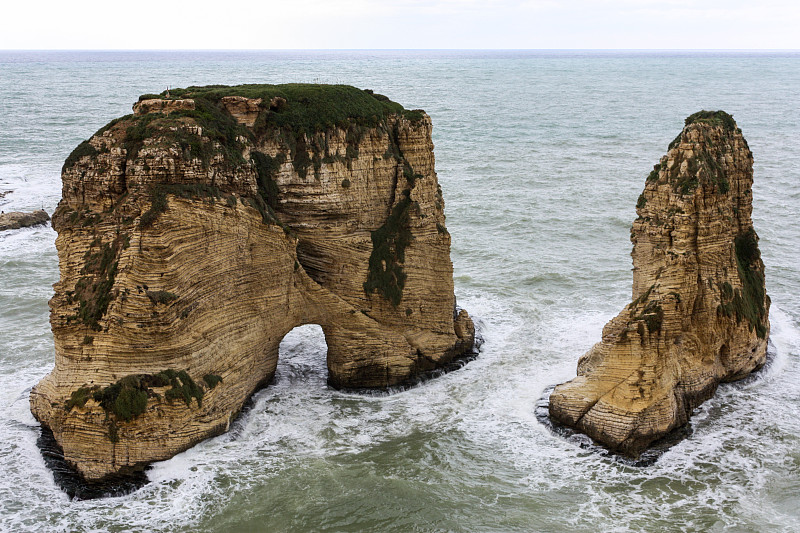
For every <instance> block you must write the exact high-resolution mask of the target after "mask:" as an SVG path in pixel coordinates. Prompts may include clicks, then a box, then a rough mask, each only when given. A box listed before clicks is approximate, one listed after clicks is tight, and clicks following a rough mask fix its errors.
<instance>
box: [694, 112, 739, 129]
mask: <svg viewBox="0 0 800 533" xmlns="http://www.w3.org/2000/svg"><path fill="white" fill-rule="evenodd" d="M697 122H705V123H707V124H711V125H713V126H722V128H723V129H725V130H726V131H736V121H735V120H733V117H732V116H731V115H729V114H728V113H726V112H725V111H698V112H697V113H693V114H691V115H689V116H688V117H686V120H685V121H684V125H685V126H688V125H689V124H695V123H697Z"/></svg>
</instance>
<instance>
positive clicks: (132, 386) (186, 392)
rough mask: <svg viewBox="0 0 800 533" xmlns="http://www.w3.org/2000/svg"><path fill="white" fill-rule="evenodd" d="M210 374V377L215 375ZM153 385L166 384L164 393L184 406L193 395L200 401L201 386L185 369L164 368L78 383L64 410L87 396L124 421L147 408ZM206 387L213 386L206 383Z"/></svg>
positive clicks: (193, 397)
mask: <svg viewBox="0 0 800 533" xmlns="http://www.w3.org/2000/svg"><path fill="white" fill-rule="evenodd" d="M208 376H210V375H208ZM211 377H212V381H213V378H214V377H219V376H211ZM204 379H205V378H204ZM219 381H222V378H219ZM206 382H208V380H206ZM214 385H216V383H214ZM154 387H170V388H169V389H167V390H166V392H165V393H164V396H165V397H166V399H167V401H168V402H170V403H171V402H173V401H174V400H182V401H183V402H185V403H186V405H187V406H190V405H191V403H192V399H195V400H197V404H198V406H202V404H203V389H201V388H200V387H199V386H198V385H197V383H195V382H194V380H193V379H192V378H191V377H190V376H189V374H188V373H187V372H186V371H185V370H180V371H177V370H172V369H168V370H163V371H161V372H158V373H157V374H131V375H129V376H125V377H123V378H121V379H120V380H118V381H117V382H116V383H112V384H111V385H108V386H107V387H104V388H100V387H97V386H95V387H91V388H90V387H81V388H79V389H78V390H76V391H74V392H73V393H72V395H71V397H70V399H69V400H68V401H67V403H66V406H65V407H66V409H67V410H70V409H72V408H73V407H83V406H84V405H86V402H87V401H88V400H89V398H92V399H94V400H95V401H96V402H98V403H99V404H100V407H102V408H103V410H104V411H105V412H106V413H107V414H113V415H114V416H115V417H116V419H117V420H122V421H126V422H127V421H130V420H133V419H134V418H136V417H137V416H139V415H141V414H143V413H144V412H145V411H146V410H147V401H148V398H150V397H158V394H156V393H155V392H154V391H153V390H152V389H153V388H154ZM209 387H211V388H214V387H213V386H211V385H210V384H209ZM112 425H113V424H112ZM112 441H113V439H112Z"/></svg>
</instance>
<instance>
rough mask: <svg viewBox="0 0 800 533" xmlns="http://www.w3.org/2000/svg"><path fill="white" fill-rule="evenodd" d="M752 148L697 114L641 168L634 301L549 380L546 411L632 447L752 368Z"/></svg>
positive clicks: (762, 341)
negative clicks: (563, 372)
mask: <svg viewBox="0 0 800 533" xmlns="http://www.w3.org/2000/svg"><path fill="white" fill-rule="evenodd" d="M752 185H753V156H752V154H751V153H750V149H749V148H748V146H747V142H746V141H745V139H744V137H742V134H741V130H739V129H738V128H737V126H736V123H735V122H734V121H733V118H732V117H731V116H730V115H728V114H727V113H724V112H721V111H717V112H700V113H696V114H695V115H692V116H690V117H689V118H688V119H686V127H685V128H684V129H683V131H682V132H681V134H680V135H679V136H678V138H676V139H675V141H673V143H672V144H670V147H669V151H668V153H667V155H665V156H664V157H662V158H661V161H660V162H659V164H658V165H656V166H655V168H654V170H653V172H652V173H651V174H650V176H649V177H648V178H647V182H646V185H645V189H644V192H643V193H642V195H641V196H640V198H639V202H638V204H637V207H636V209H637V213H638V215H639V217H638V218H637V219H636V221H635V222H634V223H633V228H632V229H631V241H632V242H633V252H632V253H631V255H632V257H633V295H632V298H633V301H632V302H631V303H630V304H629V305H628V306H627V307H626V308H625V309H624V310H623V311H622V312H621V313H620V314H619V315H618V316H617V317H616V318H614V319H613V320H611V321H610V322H609V323H608V324H606V326H605V328H603V337H602V341H601V342H599V343H598V344H596V345H595V346H594V347H592V349H591V350H589V352H587V353H586V354H585V355H584V356H583V357H581V359H580V361H579V363H578V377H576V378H575V379H573V380H572V381H570V382H567V383H564V384H561V385H559V386H557V387H556V388H555V390H554V391H553V393H552V395H551V396H550V416H551V417H553V418H554V419H555V420H556V421H558V422H560V423H563V424H566V425H568V426H572V427H575V428H577V429H579V430H580V431H582V432H584V433H586V434H588V435H589V436H591V437H592V438H593V439H595V440H596V441H599V442H600V443H602V444H604V445H606V446H608V447H609V448H611V449H613V450H616V451H619V452H622V453H624V454H627V455H630V456H637V455H638V454H640V453H641V452H642V451H643V450H644V449H645V448H646V447H647V446H648V445H649V444H650V443H652V442H653V441H654V440H656V439H658V438H660V437H663V436H665V435H667V434H668V433H669V432H670V431H671V430H673V429H674V428H677V427H679V426H681V425H683V424H685V423H686V422H687V421H688V419H689V416H690V414H691V412H692V410H693V409H694V408H695V407H697V406H698V405H699V404H700V403H702V402H703V401H705V400H707V399H708V398H710V397H711V396H712V395H713V394H714V392H715V390H716V388H717V385H718V384H719V383H720V382H723V381H732V380H737V379H741V378H743V377H745V376H747V375H748V374H750V373H751V372H753V371H755V370H757V369H759V368H761V367H762V366H763V365H764V362H765V358H766V348H767V337H768V334H769V320H768V311H769V297H768V296H767V295H766V292H765V288H764V264H763V263H762V261H761V255H760V252H759V249H758V237H757V235H756V233H755V231H754V230H753V223H752V220H751V219H750V214H751V211H752V198H753V196H752Z"/></svg>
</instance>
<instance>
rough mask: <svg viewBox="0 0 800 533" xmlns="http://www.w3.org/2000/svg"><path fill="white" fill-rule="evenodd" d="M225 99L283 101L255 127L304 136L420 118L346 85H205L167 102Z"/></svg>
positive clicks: (265, 102) (179, 93) (266, 105)
mask: <svg viewBox="0 0 800 533" xmlns="http://www.w3.org/2000/svg"><path fill="white" fill-rule="evenodd" d="M225 96H244V97H245V98H253V99H255V98H261V100H262V101H261V107H262V108H263V109H270V103H271V102H272V100H273V99H274V98H276V97H280V98H283V99H284V100H285V103H280V104H278V105H276V106H274V107H273V108H272V109H270V111H271V112H270V113H262V114H261V116H263V117H264V123H263V124H258V123H257V126H259V125H261V126H266V127H269V126H272V127H276V128H278V129H283V128H285V127H288V128H289V129H291V130H292V131H294V132H296V133H306V134H308V135H311V134H313V133H316V132H319V131H324V130H326V129H329V128H332V127H334V126H338V127H342V128H345V129H346V128H347V125H348V122H349V121H350V120H353V121H355V122H356V123H358V124H359V125H364V126H376V125H377V124H378V123H379V122H380V121H381V119H384V118H386V117H387V116H388V115H391V114H402V115H405V116H406V118H408V119H409V120H419V119H421V118H422V113H421V112H420V111H409V110H406V109H405V108H404V107H403V106H402V105H400V104H398V103H397V102H393V101H391V100H390V99H389V98H387V97H385V96H383V95H380V94H375V93H373V92H372V91H370V90H362V89H358V88H356V87H352V86H350V85H324V84H315V83H287V84H283V85H267V84H247V85H235V86H227V85H207V86H204V87H187V88H185V89H170V90H169V99H181V98H191V99H193V100H195V101H197V100H198V99H204V100H208V101H211V102H215V103H216V102H218V101H219V100H221V99H222V98H223V97H225ZM152 97H153V95H142V96H141V97H140V100H141V99H146V98H152ZM159 97H161V98H165V99H166V98H167V91H164V92H163V93H161V95H159ZM257 129H258V128H257Z"/></svg>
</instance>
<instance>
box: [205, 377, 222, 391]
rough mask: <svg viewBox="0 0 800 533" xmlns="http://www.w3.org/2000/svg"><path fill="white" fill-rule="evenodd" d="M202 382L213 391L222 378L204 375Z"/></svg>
mask: <svg viewBox="0 0 800 533" xmlns="http://www.w3.org/2000/svg"><path fill="white" fill-rule="evenodd" d="M203 381H205V382H206V385H208V388H209V389H213V388H214V387H216V386H217V385H219V384H220V383H222V376H218V375H216V374H206V375H205V376H203Z"/></svg>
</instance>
